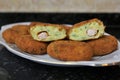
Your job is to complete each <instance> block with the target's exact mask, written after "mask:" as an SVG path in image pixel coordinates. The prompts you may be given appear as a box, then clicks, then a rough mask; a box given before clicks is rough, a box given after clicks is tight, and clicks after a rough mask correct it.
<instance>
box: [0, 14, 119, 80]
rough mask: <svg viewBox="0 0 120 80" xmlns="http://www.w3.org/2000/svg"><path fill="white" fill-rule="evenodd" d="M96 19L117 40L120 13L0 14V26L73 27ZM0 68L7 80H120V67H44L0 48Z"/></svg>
mask: <svg viewBox="0 0 120 80" xmlns="http://www.w3.org/2000/svg"><path fill="white" fill-rule="evenodd" d="M95 17H96V18H99V19H101V20H102V21H103V22H104V24H105V25H106V32H108V33H110V34H112V35H114V36H116V38H118V39H120V36H119V34H120V32H119V31H120V14H119V13H0V26H2V25H5V24H10V23H15V22H29V21H41V22H50V23H59V24H74V23H76V22H80V21H82V20H87V19H91V18H95ZM0 67H2V68H4V69H6V70H7V71H8V73H9V75H10V80H120V67H119V66H109V67H87V66H84V67H57V66H49V65H43V64H38V63H35V62H32V61H30V60H27V59H24V58H22V57H19V56H16V55H14V54H13V53H11V52H9V51H8V50H7V49H6V48H5V47H3V46H0ZM3 80H5V79H3Z"/></svg>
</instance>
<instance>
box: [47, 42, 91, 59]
mask: <svg viewBox="0 0 120 80" xmlns="http://www.w3.org/2000/svg"><path fill="white" fill-rule="evenodd" d="M47 53H48V55H50V56H51V57H53V58H56V59H58V60H63V61H87V60H91V59H92V56H93V50H92V48H91V47H90V46H89V45H88V44H87V43H85V42H77V41H69V40H60V41H54V42H51V43H50V44H49V45H48V47H47Z"/></svg>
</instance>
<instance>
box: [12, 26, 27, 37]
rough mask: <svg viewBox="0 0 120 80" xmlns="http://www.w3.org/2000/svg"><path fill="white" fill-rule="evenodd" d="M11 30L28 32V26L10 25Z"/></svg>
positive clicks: (21, 32) (25, 33)
mask: <svg viewBox="0 0 120 80" xmlns="http://www.w3.org/2000/svg"><path fill="white" fill-rule="evenodd" d="M12 30H15V31H17V32H18V33H20V34H23V35H28V34H29V26H28V25H15V26H13V27H12Z"/></svg>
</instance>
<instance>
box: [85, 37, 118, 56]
mask: <svg viewBox="0 0 120 80" xmlns="http://www.w3.org/2000/svg"><path fill="white" fill-rule="evenodd" d="M87 43H88V44H89V45H90V46H91V47H92V48H93V50H94V56H101V55H106V54H110V53H111V52H113V51H115V50H116V49H117V48H118V42H117V39H116V38H115V37H114V36H111V35H109V36H108V35H105V36H103V37H101V38H99V39H96V40H91V41H88V42H87Z"/></svg>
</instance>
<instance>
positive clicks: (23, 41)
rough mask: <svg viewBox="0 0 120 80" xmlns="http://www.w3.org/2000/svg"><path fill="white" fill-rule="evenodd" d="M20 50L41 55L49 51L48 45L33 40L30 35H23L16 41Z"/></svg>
mask: <svg viewBox="0 0 120 80" xmlns="http://www.w3.org/2000/svg"><path fill="white" fill-rule="evenodd" d="M15 44H16V45H17V47H18V48H19V49H21V50H22V51H24V52H28V53H30V54H35V55H41V54H45V53H46V50H47V45H48V44H47V43H43V42H38V41H35V40H33V39H32V37H31V36H30V35H21V36H19V37H18V38H17V39H16V40H15Z"/></svg>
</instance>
